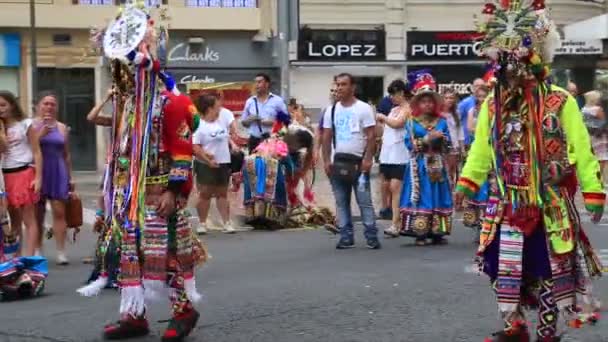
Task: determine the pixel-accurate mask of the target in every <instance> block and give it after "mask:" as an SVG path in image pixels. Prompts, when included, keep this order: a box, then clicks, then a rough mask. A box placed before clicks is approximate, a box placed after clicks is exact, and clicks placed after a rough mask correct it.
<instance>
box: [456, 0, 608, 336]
mask: <svg viewBox="0 0 608 342" xmlns="http://www.w3.org/2000/svg"><path fill="white" fill-rule="evenodd" d="M544 9H545V6H544V2H543V1H542V0H535V1H500V3H497V4H494V3H488V4H486V6H485V8H484V12H483V13H484V14H485V15H487V16H488V22H487V23H486V24H484V25H483V26H482V29H483V30H484V32H485V38H484V40H483V41H482V42H481V48H482V51H483V53H484V54H485V55H486V56H487V57H489V58H490V59H491V60H492V61H493V62H494V63H495V64H494V66H495V74H496V76H497V84H496V86H495V88H494V91H493V94H492V95H490V96H489V97H488V99H487V100H486V101H485V102H484V104H483V105H482V108H481V111H480V113H479V119H478V120H479V122H478V125H477V130H476V133H475V142H474V143H473V145H472V147H471V151H470V153H469V157H468V159H467V162H466V164H465V166H464V168H463V171H462V175H461V178H460V180H459V182H458V184H457V191H458V192H460V193H464V194H466V195H468V197H473V196H474V195H475V193H476V192H477V191H479V187H480V185H481V184H483V183H484V182H485V181H486V178H487V176H488V173H489V172H490V171H491V170H494V171H495V173H496V186H495V187H492V189H491V191H490V197H489V200H488V205H487V210H486V216H485V218H484V223H483V227H482V232H481V241H480V247H479V251H478V252H479V254H478V255H479V257H480V261H481V267H482V268H483V271H484V272H485V273H486V274H488V276H489V277H490V280H491V282H492V287H493V289H494V290H495V292H496V296H497V301H498V307H499V310H500V313H501V315H502V318H503V320H504V323H505V329H504V330H502V331H500V332H498V333H496V334H494V337H493V338H492V339H488V341H529V333H528V328H527V326H526V323H525V322H526V321H525V317H524V313H523V310H524V308H536V309H537V310H538V326H537V329H536V339H537V340H538V341H543V342H547V341H559V340H560V339H561V330H562V329H561V328H562V327H559V326H558V320H559V318H560V317H561V318H562V319H564V320H565V321H566V323H570V325H574V326H578V325H580V324H581V323H582V322H581V321H580V316H578V315H577V311H579V309H585V310H588V309H590V308H591V307H592V306H591V305H585V304H587V303H589V302H591V300H592V297H591V293H590V290H591V287H590V277H593V276H598V275H600V272H601V265H600V263H599V260H598V258H597V256H596V255H595V253H594V252H593V249H592V248H591V245H590V243H589V240H588V239H587V236H586V235H585V232H584V231H583V228H582V226H581V224H580V220H579V216H578V213H577V210H576V208H575V205H574V199H573V197H572V195H571V190H572V189H571V188H572V184H571V183H572V181H571V180H572V177H571V176H570V173H571V172H574V171H576V173H577V174H578V178H579V180H580V183H581V187H582V191H583V198H584V201H585V207H586V209H587V210H588V211H590V212H591V213H592V214H593V216H594V217H593V219H594V221H597V220H599V218H600V217H601V215H602V213H603V206H604V201H605V195H604V193H603V184H602V181H601V179H600V173H599V163H598V161H597V159H596V158H595V156H594V155H593V152H592V150H591V145H590V140H589V135H588V133H587V130H586V129H585V125H584V123H583V119H582V116H581V114H580V112H579V109H578V106H577V104H576V101H575V100H574V98H572V96H570V95H569V94H568V93H567V92H566V91H564V90H563V89H561V88H559V87H556V86H553V85H551V84H550V83H549V82H547V78H546V77H547V76H548V75H549V73H548V69H547V66H546V63H550V62H551V60H552V56H551V54H552V51H554V48H555V45H554V44H555V43H556V42H557V44H559V34H557V32H556V31H555V27H554V26H553V24H552V23H551V22H550V21H549V19H548V18H547V16H546V14H545V11H544ZM570 148H571V149H572V151H571V152H570V151H569V149H570ZM569 152H570V153H569ZM572 157H574V158H575V159H576V163H575V164H574V163H573V161H572V160H571V159H572ZM572 164H574V165H575V169H576V170H572V169H571V165H572ZM577 294H579V295H580V299H582V302H577V299H578V298H577ZM581 303H582V304H581ZM587 314H588V315H589V316H585V317H591V318H592V319H593V316H592V313H587ZM564 327H565V325H564Z"/></svg>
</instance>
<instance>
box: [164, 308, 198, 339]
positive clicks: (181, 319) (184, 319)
mask: <svg viewBox="0 0 608 342" xmlns="http://www.w3.org/2000/svg"><path fill="white" fill-rule="evenodd" d="M199 317H200V315H199V313H198V312H197V311H196V310H194V309H192V310H190V311H187V312H185V313H182V314H179V315H175V316H173V318H171V319H170V320H169V326H168V327H167V330H165V333H164V334H163V337H162V342H181V341H183V340H184V338H186V337H187V336H188V335H190V333H191V332H192V330H193V329H194V326H195V325H196V322H197V321H198V318H199Z"/></svg>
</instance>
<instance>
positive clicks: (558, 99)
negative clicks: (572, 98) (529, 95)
mask: <svg viewBox="0 0 608 342" xmlns="http://www.w3.org/2000/svg"><path fill="white" fill-rule="evenodd" d="M567 99H568V95H567V94H566V93H564V92H563V91H560V90H552V91H550V92H549V94H547V96H546V97H545V111H546V112H548V113H559V112H561V110H562V108H563V107H564V104H566V100H567Z"/></svg>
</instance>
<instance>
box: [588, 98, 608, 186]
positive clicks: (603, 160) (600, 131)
mask: <svg viewBox="0 0 608 342" xmlns="http://www.w3.org/2000/svg"><path fill="white" fill-rule="evenodd" d="M584 97H585V106H584V107H583V108H582V113H583V118H584V119H585V124H586V126H587V130H588V131H589V135H590V136H591V147H593V153H594V154H595V157H596V158H597V160H598V161H599V162H600V169H601V172H602V177H603V179H607V178H606V176H608V175H607V174H606V172H607V171H608V133H606V112H605V111H604V109H603V108H602V106H601V103H600V102H601V100H602V94H601V93H600V92H599V91H596V90H593V91H590V92H587V93H585V95H584Z"/></svg>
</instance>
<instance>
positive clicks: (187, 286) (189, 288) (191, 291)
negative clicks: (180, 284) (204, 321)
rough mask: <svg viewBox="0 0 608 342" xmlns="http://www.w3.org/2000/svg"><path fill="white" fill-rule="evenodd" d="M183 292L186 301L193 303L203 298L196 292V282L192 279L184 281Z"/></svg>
mask: <svg viewBox="0 0 608 342" xmlns="http://www.w3.org/2000/svg"><path fill="white" fill-rule="evenodd" d="M184 290H185V291H186V295H187V296H188V299H190V301H191V302H193V303H196V302H198V301H199V300H201V298H202V297H203V296H201V294H200V293H198V291H197V290H196V280H195V279H194V278H190V279H185V280H184Z"/></svg>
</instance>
